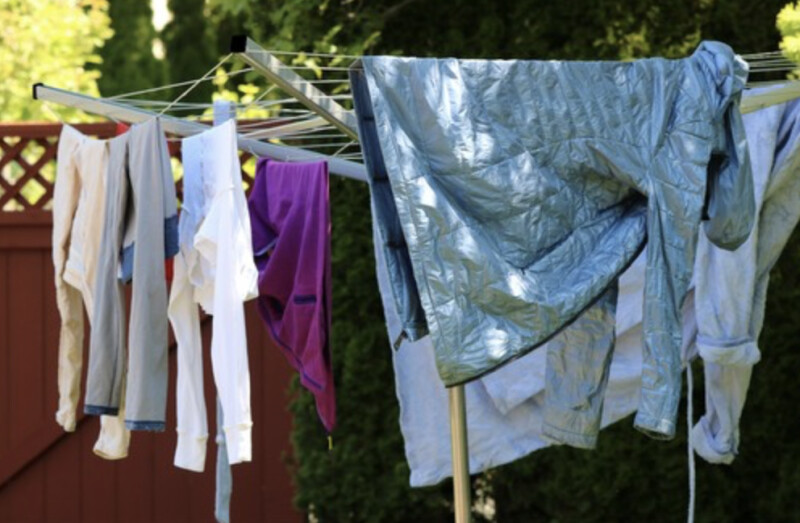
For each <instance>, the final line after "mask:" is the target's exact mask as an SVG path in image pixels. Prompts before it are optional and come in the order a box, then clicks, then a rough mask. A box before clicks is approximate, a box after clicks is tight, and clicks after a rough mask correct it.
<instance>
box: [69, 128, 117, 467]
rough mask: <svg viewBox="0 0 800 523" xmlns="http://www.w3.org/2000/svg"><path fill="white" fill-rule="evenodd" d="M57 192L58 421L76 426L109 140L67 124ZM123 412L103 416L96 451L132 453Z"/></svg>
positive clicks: (111, 456) (71, 427)
mask: <svg viewBox="0 0 800 523" xmlns="http://www.w3.org/2000/svg"><path fill="white" fill-rule="evenodd" d="M57 159H58V165H57V171H56V182H55V188H54V192H53V265H54V267H55V285H56V301H57V305H58V312H59V315H60V316H61V330H60V335H59V344H58V394H59V401H58V411H57V412H56V421H57V422H58V424H59V425H61V426H62V427H63V428H64V430H66V431H67V432H72V431H74V430H75V422H76V415H75V412H76V410H77V407H78V399H79V396H80V380H81V367H82V366H83V337H84V324H83V306H85V307H86V311H87V315H88V317H89V322H90V324H91V321H92V313H91V311H92V309H93V304H94V279H95V278H94V276H95V269H96V267H97V257H98V249H99V244H100V233H101V227H102V224H103V220H102V216H103V213H104V208H105V171H106V160H107V149H106V142H105V141H104V140H95V139H93V138H90V137H87V136H84V135H83V134H81V133H80V132H79V131H78V130H77V129H75V128H73V127H70V126H69V125H64V127H63V129H62V131H61V135H60V137H59V142H58V156H57ZM122 419H124V418H123V417H121V416H120V417H116V416H115V417H111V416H103V418H102V419H101V420H100V423H101V428H100V436H99V437H98V440H97V444H96V445H95V449H94V451H95V453H96V454H97V455H99V456H101V457H104V458H106V459H119V458H124V457H125V456H127V454H128V442H129V434H128V432H127V430H125V428H124V424H123V422H122Z"/></svg>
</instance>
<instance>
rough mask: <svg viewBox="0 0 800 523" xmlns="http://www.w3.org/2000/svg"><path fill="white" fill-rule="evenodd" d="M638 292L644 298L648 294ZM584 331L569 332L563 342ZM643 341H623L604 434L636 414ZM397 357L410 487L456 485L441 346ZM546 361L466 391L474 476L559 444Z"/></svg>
mask: <svg viewBox="0 0 800 523" xmlns="http://www.w3.org/2000/svg"><path fill="white" fill-rule="evenodd" d="M373 239H374V241H375V258H376V273H377V278H378V287H379V290H380V293H381V299H382V302H383V307H384V313H385V317H386V324H387V331H388V333H389V339H390V340H394V339H396V338H397V336H398V334H399V332H400V331H401V330H402V328H403V327H402V321H401V317H402V316H401V314H400V313H399V312H398V311H397V309H396V304H395V301H394V296H393V294H392V286H391V277H390V273H389V271H388V264H387V263H386V260H385V258H384V256H385V252H386V251H385V250H384V249H383V247H382V245H381V242H382V239H381V232H380V231H379V230H378V224H377V222H373ZM637 290H638V292H639V293H640V294H641V291H642V289H641V287H638V289H637ZM620 291H621V292H623V289H620ZM576 330H577V329H576V328H575V327H573V326H570V327H567V328H566V329H565V330H564V332H563V333H561V334H560V335H559V336H558V337H557V338H556V339H558V338H559V337H563V336H565V335H567V334H569V333H570V332H575V331H576ZM641 336H642V330H641V324H639V325H638V329H634V330H631V331H629V332H626V333H623V334H619V335H618V336H617V344H616V347H615V349H614V359H613V361H612V363H611V366H610V379H609V385H608V388H607V389H606V392H605V403H604V407H603V412H602V426H603V427H605V426H608V425H609V424H611V423H614V422H616V421H618V420H620V419H622V418H624V417H625V416H628V415H630V413H631V412H633V411H635V410H636V404H637V401H638V395H639V389H640V386H641V375H642V365H641ZM554 341H555V340H554ZM550 343H553V342H550ZM390 352H391V355H392V364H393V366H394V376H395V389H396V394H397V399H398V402H399V404H400V419H399V422H400V430H401V431H402V434H403V441H404V448H405V455H406V460H407V461H408V466H409V468H410V471H411V475H410V478H409V480H410V484H411V486H412V487H422V486H426V485H434V484H436V483H439V482H440V481H442V480H444V479H446V478H448V477H450V476H451V475H452V472H453V466H452V454H451V452H450V427H449V425H448V424H447V423H446V422H443V420H447V418H448V416H449V413H448V399H447V390H446V389H445V387H444V385H443V384H442V382H441V380H440V379H439V376H438V374H437V372H436V364H435V360H434V355H433V344H432V342H431V338H430V336H426V337H423V338H421V339H420V340H417V341H415V342H412V341H409V340H405V341H403V342H402V344H401V345H400V347H399V349H398V350H391V349H390ZM546 355H547V344H545V345H543V346H541V347H539V348H537V349H535V350H533V351H531V352H530V353H528V354H526V355H525V356H522V357H521V358H519V359H518V360H516V361H514V362H512V363H510V364H508V365H506V366H504V367H501V368H499V369H497V370H496V371H495V372H493V373H491V374H489V375H487V376H484V377H483V378H481V379H479V380H473V381H471V382H469V383H467V384H466V385H465V386H464V388H465V394H466V422H467V429H468V433H469V437H468V438H467V441H468V452H469V465H470V472H471V473H472V474H478V473H480V472H483V471H485V470H488V469H490V468H492V467H497V466H500V465H504V464H506V463H511V462H513V461H515V460H517V459H520V458H522V457H524V456H527V455H528V454H530V453H531V452H534V451H536V450H538V449H541V448H544V447H547V446H549V445H550V444H551V441H550V440H549V439H547V438H545V437H544V435H543V433H542V426H543V425H542V422H543V414H544V401H545V397H544V386H545V374H544V371H545V367H544V364H545V357H546Z"/></svg>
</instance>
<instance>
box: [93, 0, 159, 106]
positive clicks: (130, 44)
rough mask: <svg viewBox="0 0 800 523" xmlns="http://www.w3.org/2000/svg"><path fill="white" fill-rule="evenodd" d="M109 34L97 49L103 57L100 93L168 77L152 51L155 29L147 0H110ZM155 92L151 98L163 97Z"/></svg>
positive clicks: (147, 85)
mask: <svg viewBox="0 0 800 523" xmlns="http://www.w3.org/2000/svg"><path fill="white" fill-rule="evenodd" d="M109 15H110V16H111V29H112V30H113V31H114V36H112V37H111V39H110V40H108V41H107V42H106V44H105V46H103V48H102V49H101V50H100V56H101V57H102V59H103V64H102V66H101V69H100V70H101V72H102V76H101V77H100V80H98V82H97V83H98V87H99V88H100V93H101V94H102V95H103V96H113V95H116V94H121V93H126V92H130V91H136V90H139V89H148V88H151V87H158V86H159V85H163V84H164V83H165V82H166V80H167V75H166V68H165V64H164V61H163V60H159V59H157V58H156V57H155V55H154V54H153V45H154V44H155V43H156V41H157V40H156V39H157V36H158V35H157V33H156V30H155V27H154V26H153V10H152V9H151V8H150V2H149V1H146V0H110V2H109ZM162 96H163V95H160V94H159V93H154V94H153V96H152V97H153V98H158V97H162Z"/></svg>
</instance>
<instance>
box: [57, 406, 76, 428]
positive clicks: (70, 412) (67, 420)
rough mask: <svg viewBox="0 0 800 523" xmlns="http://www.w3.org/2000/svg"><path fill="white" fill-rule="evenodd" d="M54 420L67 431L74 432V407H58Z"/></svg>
mask: <svg viewBox="0 0 800 523" xmlns="http://www.w3.org/2000/svg"><path fill="white" fill-rule="evenodd" d="M56 422H57V423H58V424H59V425H61V426H62V427H63V428H64V430H65V431H67V432H75V409H59V410H58V412H56Z"/></svg>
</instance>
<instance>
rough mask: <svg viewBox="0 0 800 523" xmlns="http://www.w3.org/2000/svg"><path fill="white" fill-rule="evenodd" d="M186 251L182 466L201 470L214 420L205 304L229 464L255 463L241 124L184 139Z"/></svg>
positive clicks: (178, 454) (178, 290)
mask: <svg viewBox="0 0 800 523" xmlns="http://www.w3.org/2000/svg"><path fill="white" fill-rule="evenodd" d="M182 151H183V167H184V176H183V207H182V210H181V217H180V221H179V233H180V234H179V236H180V252H179V253H178V255H177V256H176V257H175V264H174V265H175V267H174V268H175V277H174V279H173V281H172V289H171V291H170V296H169V307H168V315H169V320H170V323H171V324H172V330H173V331H174V333H175V340H176V343H177V345H178V379H177V388H176V395H175V399H176V418H177V427H176V430H177V432H178V442H177V445H176V448H175V459H174V463H175V466H176V467H180V468H184V469H187V470H193V471H196V472H202V471H203V469H204V467H205V458H206V443H207V440H208V422H207V419H206V418H207V414H206V404H205V397H204V392H203V391H204V387H203V344H202V339H201V330H200V315H199V310H198V304H199V305H200V306H202V307H203V310H204V311H205V312H207V313H208V314H211V315H213V318H212V328H213V336H212V338H211V364H212V369H213V374H214V383H215V385H216V389H217V393H218V395H219V401H220V404H221V408H222V410H223V412H224V419H225V425H224V426H220V428H219V430H220V431H222V432H224V434H225V438H226V449H227V452H228V456H227V459H228V461H229V463H231V464H236V463H241V462H246V461H250V460H251V459H252V426H253V420H252V414H251V409H250V371H249V368H248V355H247V329H246V325H245V318H244V302H245V301H247V300H250V299H253V298H255V297H256V296H257V295H258V290H257V287H256V280H257V277H258V271H257V270H256V266H255V263H254V261H253V249H252V246H251V242H250V236H251V231H250V215H249V213H248V210H247V200H246V198H245V194H244V188H243V187H242V174H241V167H240V163H239V155H238V150H237V145H236V123H235V121H233V120H229V121H227V122H225V123H223V124H221V125H217V126H215V127H212V128H210V129H208V130H207V131H204V132H202V133H199V134H196V135H194V136H190V137H188V138H185V139H184V140H183V142H182Z"/></svg>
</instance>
